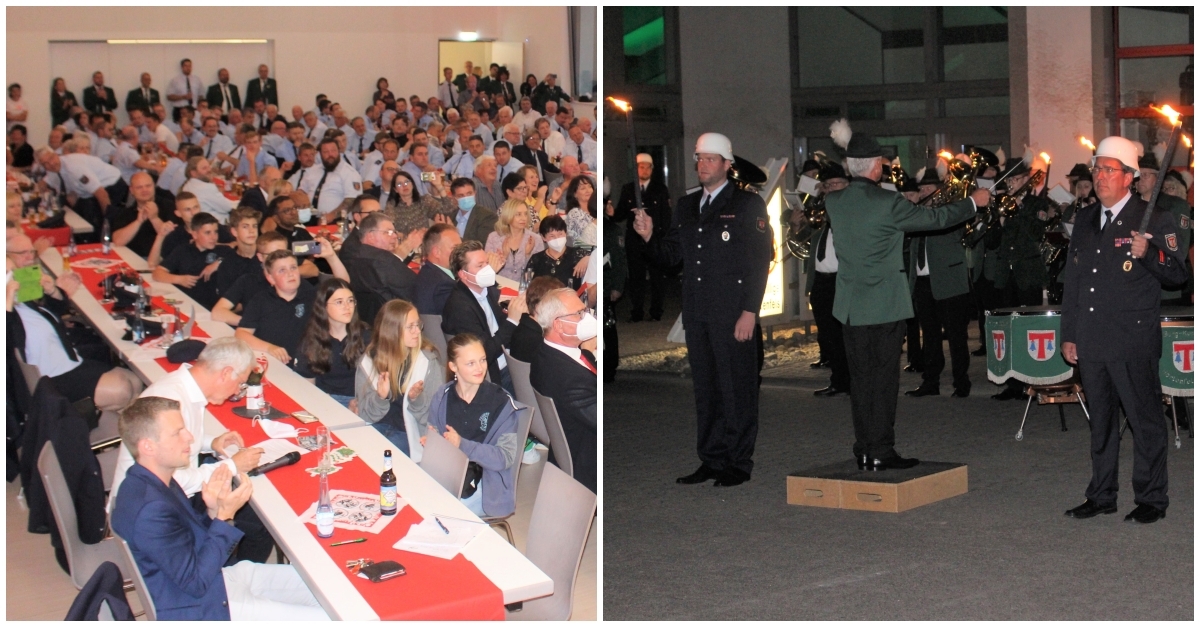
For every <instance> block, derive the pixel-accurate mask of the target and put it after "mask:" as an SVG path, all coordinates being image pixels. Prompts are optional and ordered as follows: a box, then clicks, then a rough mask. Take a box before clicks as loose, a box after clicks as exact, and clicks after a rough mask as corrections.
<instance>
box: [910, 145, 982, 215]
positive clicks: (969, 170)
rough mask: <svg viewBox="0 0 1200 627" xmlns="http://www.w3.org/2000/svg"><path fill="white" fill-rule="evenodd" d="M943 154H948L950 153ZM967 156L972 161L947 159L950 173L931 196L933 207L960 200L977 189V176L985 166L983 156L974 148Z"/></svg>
mask: <svg viewBox="0 0 1200 627" xmlns="http://www.w3.org/2000/svg"><path fill="white" fill-rule="evenodd" d="M943 154H944V155H948V154H949V153H943ZM967 156H968V158H970V159H971V163H963V162H962V161H960V160H958V159H955V158H953V157H951V158H950V159H948V160H947V164H946V165H947V169H948V170H949V174H948V175H947V176H946V181H945V182H943V183H942V185H941V187H938V188H937V190H936V191H934V192H933V194H932V195H931V196H930V201H931V202H930V206H931V207H941V206H942V205H948V204H950V203H952V202H958V201H960V200H963V199H964V198H966V197H967V196H970V195H971V192H973V191H975V177H976V175H978V173H979V171H980V170H981V169H982V168H983V166H984V163H983V157H982V155H981V154H980V153H979V152H978V151H977V150H975V149H974V148H971V152H970V154H969V155H967ZM917 204H920V203H917Z"/></svg>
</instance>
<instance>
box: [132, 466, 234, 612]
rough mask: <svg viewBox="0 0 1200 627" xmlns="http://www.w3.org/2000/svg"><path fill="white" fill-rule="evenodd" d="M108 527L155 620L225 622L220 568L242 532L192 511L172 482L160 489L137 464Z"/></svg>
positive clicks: (225, 600)
mask: <svg viewBox="0 0 1200 627" xmlns="http://www.w3.org/2000/svg"><path fill="white" fill-rule="evenodd" d="M112 528H113V531H115V532H116V533H117V535H119V536H121V537H122V538H124V539H125V541H126V542H128V543H129V548H130V550H132V551H133V559H134V561H136V562H137V565H138V569H139V570H141V571H142V577H143V578H144V579H145V580H146V588H147V589H148V590H149V592H150V597H151V598H152V599H154V607H155V609H156V610H157V612H158V617H159V620H229V599H228V597H227V596H226V594H225V579H224V578H223V577H222V575H221V567H223V566H224V565H225V561H226V560H227V559H229V556H230V554H232V553H233V549H234V548H235V547H236V546H237V543H238V541H239V540H241V539H242V535H243V534H242V532H241V531H239V530H237V529H236V528H234V527H233V526H232V525H230V524H228V523H225V522H222V521H216V520H213V519H211V518H209V517H208V516H207V515H206V514H204V513H202V512H197V511H196V510H195V509H193V508H192V504H191V502H190V501H189V500H188V498H187V496H185V495H184V493H183V489H182V488H180V487H179V484H178V483H175V480H174V479H172V480H171V485H170V486H166V485H163V482H162V480H161V479H159V478H158V477H156V476H154V474H153V473H151V472H150V471H149V470H147V469H146V468H145V467H144V466H142V465H141V464H134V465H133V466H132V467H131V468H130V469H129V474H127V475H126V476H125V481H124V482H122V483H121V490H120V492H118V493H117V502H116V504H115V505H114V506H113V511H112Z"/></svg>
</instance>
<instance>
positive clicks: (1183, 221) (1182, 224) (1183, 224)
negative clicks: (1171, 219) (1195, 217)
mask: <svg viewBox="0 0 1200 627" xmlns="http://www.w3.org/2000/svg"><path fill="white" fill-rule="evenodd" d="M1179 228H1181V229H1190V228H1192V219H1191V218H1189V217H1187V216H1186V215H1181V216H1179Z"/></svg>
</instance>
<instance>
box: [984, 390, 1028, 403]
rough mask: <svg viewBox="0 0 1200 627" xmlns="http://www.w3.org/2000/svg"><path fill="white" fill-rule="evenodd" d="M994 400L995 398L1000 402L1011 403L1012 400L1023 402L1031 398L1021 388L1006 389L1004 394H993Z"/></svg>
mask: <svg viewBox="0 0 1200 627" xmlns="http://www.w3.org/2000/svg"><path fill="white" fill-rule="evenodd" d="M992 398H994V399H996V400H998V401H1011V400H1021V401H1023V400H1026V399H1027V398H1029V396H1028V395H1027V394H1025V392H1024V391H1022V390H1021V389H1020V388H1004V391H1003V392H1000V393H999V394H993V395H992Z"/></svg>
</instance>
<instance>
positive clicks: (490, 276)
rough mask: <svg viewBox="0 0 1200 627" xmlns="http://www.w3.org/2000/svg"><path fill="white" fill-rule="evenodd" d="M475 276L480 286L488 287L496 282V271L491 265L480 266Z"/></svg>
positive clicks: (476, 283) (476, 282)
mask: <svg viewBox="0 0 1200 627" xmlns="http://www.w3.org/2000/svg"><path fill="white" fill-rule="evenodd" d="M474 277H475V285H478V286H479V287H483V288H488V287H491V286H493V285H495V284H496V271H495V270H493V269H492V267H491V266H484V267H482V268H480V269H479V272H476V273H475V275H474Z"/></svg>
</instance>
